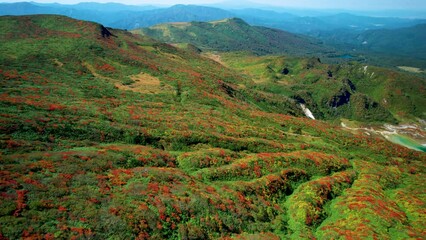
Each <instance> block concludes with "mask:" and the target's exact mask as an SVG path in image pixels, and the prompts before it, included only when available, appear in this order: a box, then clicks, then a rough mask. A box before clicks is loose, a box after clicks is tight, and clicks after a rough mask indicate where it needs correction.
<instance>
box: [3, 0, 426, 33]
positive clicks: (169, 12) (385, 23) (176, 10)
mask: <svg viewBox="0 0 426 240" xmlns="http://www.w3.org/2000/svg"><path fill="white" fill-rule="evenodd" d="M254 6H255V5H253V6H252V5H248V6H247V7H254ZM229 7H231V6H229ZM282 10H283V9H277V11H272V10H264V9H258V8H243V9H241V8H240V9H227V10H224V9H221V8H215V7H207V6H195V5H175V6H172V7H167V8H158V7H155V6H129V5H123V4H118V3H103V4H102V3H80V4H75V5H63V4H57V3H55V4H38V3H33V2H31V3H29V2H21V3H2V4H0V15H27V14H42V13H44V14H61V15H65V16H69V17H73V18H77V19H82V20H89V21H95V22H99V23H102V24H104V25H107V26H110V27H115V28H121V29H135V28H140V27H149V26H153V25H156V24H160V23H166V22H189V21H213V20H219V19H224V18H231V17H238V18H242V19H243V20H244V21H246V22H248V23H249V24H254V25H259V26H265V27H273V28H279V29H282V30H286V31H289V32H296V33H303V34H309V33H315V32H316V31H323V30H333V29H350V30H356V31H364V30H370V29H382V28H388V29H392V28H401V27H409V26H414V25H417V24H421V23H426V20H424V19H423V20H422V19H420V20H419V19H402V18H379V17H366V16H357V15H353V14H348V13H341V14H335V13H330V14H322V15H320V16H307V15H304V14H303V12H298V14H296V15H295V14H290V13H286V12H283V11H282ZM299 14H300V15H299Z"/></svg>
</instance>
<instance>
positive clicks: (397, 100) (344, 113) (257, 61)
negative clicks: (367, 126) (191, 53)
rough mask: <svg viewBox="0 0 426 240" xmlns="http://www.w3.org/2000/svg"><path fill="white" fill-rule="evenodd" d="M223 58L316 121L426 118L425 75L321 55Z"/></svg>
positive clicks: (271, 94) (271, 95) (261, 87)
mask: <svg viewBox="0 0 426 240" xmlns="http://www.w3.org/2000/svg"><path fill="white" fill-rule="evenodd" d="M220 59H221V61H222V62H223V63H224V64H225V65H226V66H228V67H229V68H231V69H235V70H238V71H242V72H244V73H245V74H247V75H249V76H250V77H251V78H252V79H254V81H255V82H256V89H258V90H262V91H263V92H265V95H266V94H269V98H272V99H277V98H283V97H286V96H287V97H291V98H292V99H294V100H296V101H297V102H300V103H303V104H306V105H307V107H309V109H310V110H311V111H312V112H313V114H314V116H316V117H317V118H319V119H329V120H332V119H340V118H342V117H344V118H349V119H353V120H358V121H362V122H389V123H390V122H396V121H414V120H415V118H425V114H426V99H425V98H424V93H425V89H424V86H425V84H426V82H425V79H424V78H422V77H416V76H413V75H411V74H406V73H398V72H396V71H391V70H388V69H384V68H379V67H374V66H367V65H363V64H360V63H357V62H349V63H346V64H339V65H329V64H323V63H321V61H320V59H316V58H310V59H300V58H294V57H276V56H265V57H258V56H252V55H249V54H246V53H222V54H220Z"/></svg>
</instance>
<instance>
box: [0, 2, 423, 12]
mask: <svg viewBox="0 0 426 240" xmlns="http://www.w3.org/2000/svg"><path fill="white" fill-rule="evenodd" d="M22 1H25V0H0V2H22ZM30 1H31V0H30ZM33 1H35V2H39V3H53V2H57V3H62V4H74V3H78V2H103V3H105V2H118V3H123V4H131V5H147V4H149V5H159V4H160V5H174V4H214V3H221V2H224V1H225V0H155V1H154V0H122V1H119V0H115V1H114V0H85V1H84V0H83V1H82V0H33ZM229 2H232V5H236V4H238V3H240V4H241V5H245V3H244V2H246V1H245V0H234V1H229ZM249 2H252V3H259V4H264V5H272V6H281V7H296V8H321V9H352V10H388V9H415V10H424V9H426V0H249Z"/></svg>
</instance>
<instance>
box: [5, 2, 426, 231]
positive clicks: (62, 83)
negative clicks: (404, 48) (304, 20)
mask: <svg viewBox="0 0 426 240" xmlns="http://www.w3.org/2000/svg"><path fill="white" fill-rule="evenodd" d="M49 6H50V7H53V6H51V5H49ZM94 6H95V7H93V5H91V4H83V5H79V7H82V8H85V11H89V10H88V9H87V8H95V9H96V8H98V7H99V6H98V5H97V4H94ZM107 6H109V5H104V7H105V8H107ZM39 7H40V8H42V7H43V6H39ZM57 7H58V6H57ZM59 7H60V6H59ZM73 7H76V6H73ZM114 7H115V8H117V9H120V11H123V12H122V13H123V14H124V13H125V12H126V13H128V14H129V16H130V17H129V18H127V19H133V18H135V19H136V18H137V19H139V18H140V16H138V14H137V13H136V12H132V13H129V12H127V11H129V8H126V7H124V6H122V5H114ZM193 8H195V9H203V11H206V12H204V14H201V13H203V12H202V11H198V13H200V15H197V17H200V19H196V21H194V20H192V19H190V17H193V16H192V15H189V14H183V15H182V16H185V17H188V18H189V19H190V20H188V21H186V22H185V23H183V22H182V21H178V22H179V23H161V24H157V25H155V24H150V25H151V26H147V27H148V28H137V29H135V30H132V31H127V30H124V29H123V28H124V27H122V29H118V28H110V27H107V25H102V24H101V23H96V22H89V21H85V20H81V19H74V18H70V17H66V16H63V15H50V14H40V15H25V16H0V42H1V43H2V44H1V46H2V47H1V48H0V123H1V124H0V201H1V202H2V204H1V206H0V239H351V238H353V239H365V238H376V239H422V238H424V236H425V235H426V232H425V227H426V213H425V211H424V209H425V206H426V198H425V196H426V186H425V184H426V183H425V181H424V179H425V174H426V165H425V161H426V153H425V147H424V144H425V143H426V124H425V122H424V119H425V118H426V117H425V114H426V98H425V86H426V78H425V77H424V75H423V73H413V71H415V68H414V67H418V68H419V69H424V68H422V67H421V66H418V65H416V64H405V63H404V64H402V63H401V64H400V65H395V66H394V67H392V68H389V67H386V66H376V65H374V64H371V63H370V62H364V61H362V60H360V59H361V57H359V56H358V55H356V54H353V55H352V53H349V52H346V51H344V50H342V49H340V48H335V47H334V46H330V45H327V44H324V43H323V42H321V41H320V40H318V39H315V38H313V37H309V36H303V35H299V34H295V33H291V32H286V31H281V30H277V29H271V28H267V27H256V26H251V25H250V24H248V23H247V22H246V21H245V20H243V19H240V18H235V17H234V16H233V15H232V14H231V16H228V12H227V11H219V10H217V9H215V10H211V9H209V8H196V7H194V6H193ZM60 9H62V8H60ZM185 9H186V8H185V6H177V7H174V8H172V9H168V8H167V9H151V10H146V11H150V14H152V15H148V14H147V15H145V16H144V18H148V17H147V16H151V18H149V19H150V21H151V20H152V21H154V20H156V19H157V18H155V17H152V16H157V17H158V16H160V15H161V14H162V17H164V16H167V14H166V13H167V12H168V11H171V10H173V11H178V13H183V12H184V11H186V10H185ZM208 10H209V11H208ZM52 11H53V10H52ZM55 11H57V9H56V10H55ZM90 11H93V10H90ZM103 11H104V12H107V11H106V10H103ZM144 11H145V10H144ZM212 11H213V12H214V13H215V14H211V15H210V13H212ZM77 12H78V11H77ZM158 12H160V13H161V14H160V15H158ZM91 13H93V12H91ZM207 13H209V14H207ZM240 14H242V12H240ZM105 15H108V14H105ZM218 15H224V16H223V17H221V18H220V19H207V20H205V18H204V17H206V16H211V17H216V16H218ZM86 16H87V15H86ZM174 16H180V15H179V14H176V12H175V13H174ZM92 17H94V16H92ZM104 17H105V16H104ZM201 17H203V18H201ZM283 17H284V16H283ZM286 17H290V18H292V16H289V15H287V16H286ZM109 20H110V21H111V20H114V19H109ZM172 20H173V21H175V20H176V19H172ZM178 20H179V19H178ZM213 20H214V21H213ZM117 21H118V20H117ZM389 21H390V20H389ZM395 21H396V20H395ZM395 21H392V23H395ZM397 22H399V23H400V24H402V25H404V24H409V23H410V21H408V20H407V21H402V20H401V21H399V20H398V21H397ZM120 24H135V21H133V20H132V21H130V20H129V22H126V21H121V23H120ZM140 25H141V24H140ZM152 25H154V26H152ZM404 26H405V25H404ZM376 56H378V55H376ZM395 58H396V59H398V57H397V56H395ZM333 59H334V60H333ZM412 61H414V62H415V63H416V62H417V60H416V59H414V60H412ZM384 65H386V64H384ZM396 66H413V68H409V67H408V68H407V67H403V68H402V69H399V70H398V69H397V68H396ZM410 71H411V72H410ZM405 146H408V147H405Z"/></svg>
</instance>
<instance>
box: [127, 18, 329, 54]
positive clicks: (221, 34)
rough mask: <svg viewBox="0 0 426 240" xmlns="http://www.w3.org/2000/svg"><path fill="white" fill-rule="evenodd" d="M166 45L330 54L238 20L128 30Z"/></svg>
mask: <svg viewBox="0 0 426 240" xmlns="http://www.w3.org/2000/svg"><path fill="white" fill-rule="evenodd" d="M132 32H134V33H138V34H142V35H145V36H150V37H153V38H155V39H157V40H159V41H163V42H168V43H191V44H193V45H196V46H198V47H200V48H202V49H205V50H215V51H251V52H253V53H255V54H260V55H265V54H297V55H306V54H312V53H318V52H327V51H332V49H331V48H329V47H327V46H324V45H323V44H321V43H320V42H318V41H316V40H314V39H311V38H309V37H305V36H300V35H296V34H292V33H289V32H285V31H282V30H277V29H271V28H266V27H256V26H250V25H249V24H247V23H246V22H245V21H244V20H242V19H240V18H228V19H224V20H219V21H212V22H188V23H167V24H160V25H156V26H153V27H149V28H142V29H138V30H134V31H132Z"/></svg>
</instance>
